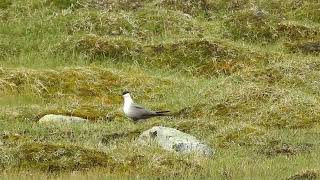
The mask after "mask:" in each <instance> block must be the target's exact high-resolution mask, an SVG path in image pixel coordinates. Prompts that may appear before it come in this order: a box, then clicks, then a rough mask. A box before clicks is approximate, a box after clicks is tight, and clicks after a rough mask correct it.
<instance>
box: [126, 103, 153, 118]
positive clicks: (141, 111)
mask: <svg viewBox="0 0 320 180" xmlns="http://www.w3.org/2000/svg"><path fill="white" fill-rule="evenodd" d="M132 108H134V109H133V111H134V112H135V114H136V115H137V116H140V118H143V117H149V116H151V115H155V114H156V113H155V112H153V111H149V110H147V109H145V108H144V107H142V106H140V105H137V104H133V106H132Z"/></svg>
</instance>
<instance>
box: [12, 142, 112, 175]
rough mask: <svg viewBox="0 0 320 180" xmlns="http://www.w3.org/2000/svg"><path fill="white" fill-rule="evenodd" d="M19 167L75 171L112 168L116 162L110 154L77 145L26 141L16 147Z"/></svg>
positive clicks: (47, 170)
mask: <svg viewBox="0 0 320 180" xmlns="http://www.w3.org/2000/svg"><path fill="white" fill-rule="evenodd" d="M17 152H19V153H18V154H17V156H18V158H19V164H18V167H19V168H27V169H39V170H41V171H46V172H57V171H77V170H84V169H87V168H94V167H108V168H110V169H113V168H114V167H115V164H116V162H115V161H114V160H113V158H112V157H111V156H110V155H107V154H105V153H103V152H99V151H96V150H89V149H84V148H81V147H77V146H67V145H55V144H41V143H27V144H23V145H21V146H20V147H19V148H18V151H17Z"/></svg>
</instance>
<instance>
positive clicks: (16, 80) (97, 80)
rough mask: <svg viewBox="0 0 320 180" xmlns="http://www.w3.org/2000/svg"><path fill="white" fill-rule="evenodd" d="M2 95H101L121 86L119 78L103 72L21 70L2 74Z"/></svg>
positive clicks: (0, 76) (0, 75) (6, 71)
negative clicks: (25, 93)
mask: <svg viewBox="0 0 320 180" xmlns="http://www.w3.org/2000/svg"><path fill="white" fill-rule="evenodd" d="M0 78H1V84H0V87H1V89H2V92H5V93H6V91H7V93H12V92H13V93H21V92H23V91H29V92H31V93H33V94H36V95H41V96H59V95H60V96H61V95H62V96H63V95H64V94H65V95H66V94H75V95H78V96H88V97H90V96H99V95H102V94H105V93H108V92H109V93H110V91H111V87H114V86H117V85H118V82H119V79H118V78H119V77H117V76H116V75H114V74H113V73H111V72H109V71H104V70H102V71H101V70H99V69H91V70H90V69H83V68H78V69H65V70H62V71H54V70H46V71H42V72H38V71H33V70H27V69H20V70H9V69H1V71H0Z"/></svg>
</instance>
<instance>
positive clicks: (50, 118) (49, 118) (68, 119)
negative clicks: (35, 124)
mask: <svg viewBox="0 0 320 180" xmlns="http://www.w3.org/2000/svg"><path fill="white" fill-rule="evenodd" d="M85 122H88V120H87V119H83V118H79V117H75V116H64V115H55V114H48V115H45V116H43V117H42V118H41V119H40V120H39V123H85Z"/></svg>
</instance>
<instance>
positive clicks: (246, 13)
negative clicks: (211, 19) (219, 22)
mask: <svg viewBox="0 0 320 180" xmlns="http://www.w3.org/2000/svg"><path fill="white" fill-rule="evenodd" d="M277 22H278V20H277V17H274V16H272V15H271V14H270V13H269V12H268V11H267V10H265V9H262V8H260V7H258V6H256V5H252V6H251V7H248V8H245V9H241V10H238V11H235V12H234V13H233V14H232V15H231V16H229V17H228V18H227V19H226V20H225V26H226V27H227V28H228V35H229V36H231V37H233V38H243V39H246V40H250V41H257V40H263V41H274V40H275V39H277V38H278V34H277V31H276V29H275V28H274V27H275V24H276V23H277Z"/></svg>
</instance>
